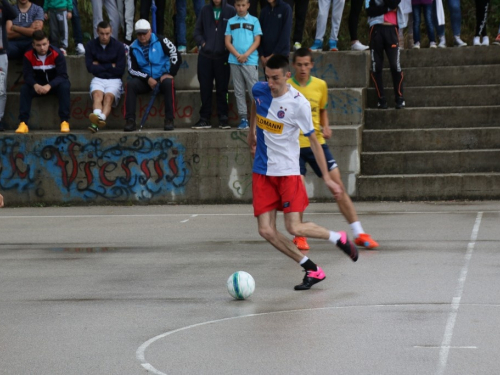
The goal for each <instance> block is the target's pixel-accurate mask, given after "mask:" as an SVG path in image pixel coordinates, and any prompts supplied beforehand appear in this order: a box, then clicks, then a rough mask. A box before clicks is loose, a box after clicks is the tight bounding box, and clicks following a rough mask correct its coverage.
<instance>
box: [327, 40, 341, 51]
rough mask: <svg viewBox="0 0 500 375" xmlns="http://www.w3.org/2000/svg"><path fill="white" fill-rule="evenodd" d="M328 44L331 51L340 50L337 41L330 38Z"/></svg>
mask: <svg viewBox="0 0 500 375" xmlns="http://www.w3.org/2000/svg"><path fill="white" fill-rule="evenodd" d="M328 45H329V47H330V51H338V50H339V49H338V48H337V41H336V40H332V39H330V40H329V41H328Z"/></svg>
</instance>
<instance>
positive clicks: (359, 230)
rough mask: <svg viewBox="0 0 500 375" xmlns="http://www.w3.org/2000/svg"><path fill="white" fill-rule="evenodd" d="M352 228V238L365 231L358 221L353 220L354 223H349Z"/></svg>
mask: <svg viewBox="0 0 500 375" xmlns="http://www.w3.org/2000/svg"><path fill="white" fill-rule="evenodd" d="M349 225H350V227H351V230H352V234H353V235H354V238H356V237H358V236H359V235H360V234H362V233H365V231H364V230H363V227H362V226H361V223H360V222H359V221H355V222H354V223H351V224H349Z"/></svg>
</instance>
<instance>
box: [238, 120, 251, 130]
mask: <svg viewBox="0 0 500 375" xmlns="http://www.w3.org/2000/svg"><path fill="white" fill-rule="evenodd" d="M248 128H249V126H248V120H247V119H246V118H242V119H241V122H240V124H239V125H238V129H239V130H245V129H248Z"/></svg>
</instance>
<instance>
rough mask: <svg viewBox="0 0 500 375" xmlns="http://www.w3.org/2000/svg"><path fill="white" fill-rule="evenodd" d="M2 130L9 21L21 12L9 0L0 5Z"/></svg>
mask: <svg viewBox="0 0 500 375" xmlns="http://www.w3.org/2000/svg"><path fill="white" fill-rule="evenodd" d="M0 15H1V19H0V24H1V28H0V32H1V35H0V131H3V124H2V119H3V115H4V112H5V104H6V103H7V69H8V67H9V60H8V58H7V29H6V27H5V25H6V23H7V21H12V20H13V19H14V18H16V17H17V16H18V15H19V13H18V12H17V9H15V8H14V7H13V6H12V5H10V3H9V2H8V1H7V0H2V2H1V6H0Z"/></svg>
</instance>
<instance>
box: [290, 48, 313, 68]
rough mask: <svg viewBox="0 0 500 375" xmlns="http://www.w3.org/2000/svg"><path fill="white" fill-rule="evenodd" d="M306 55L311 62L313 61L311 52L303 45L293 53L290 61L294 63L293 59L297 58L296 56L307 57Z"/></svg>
mask: <svg viewBox="0 0 500 375" xmlns="http://www.w3.org/2000/svg"><path fill="white" fill-rule="evenodd" d="M307 56H309V57H310V58H311V62H313V61H314V59H313V54H312V52H311V50H310V49H309V48H305V47H302V48H299V49H298V50H297V51H295V52H294V53H293V57H292V62H293V63H294V64H295V60H296V59H297V57H307Z"/></svg>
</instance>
